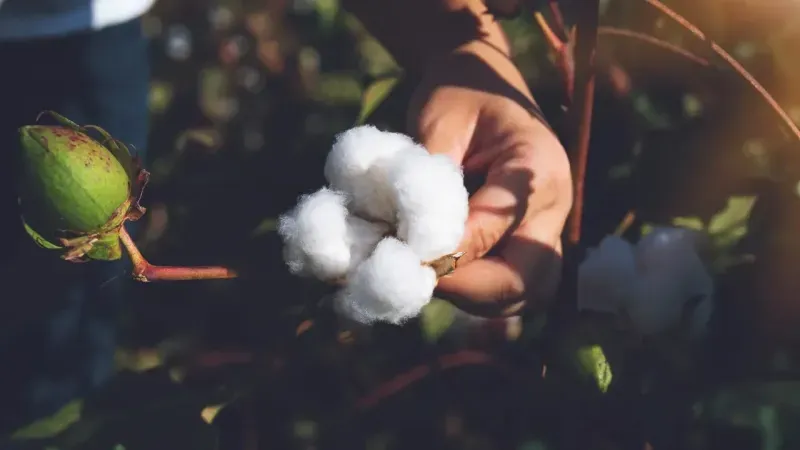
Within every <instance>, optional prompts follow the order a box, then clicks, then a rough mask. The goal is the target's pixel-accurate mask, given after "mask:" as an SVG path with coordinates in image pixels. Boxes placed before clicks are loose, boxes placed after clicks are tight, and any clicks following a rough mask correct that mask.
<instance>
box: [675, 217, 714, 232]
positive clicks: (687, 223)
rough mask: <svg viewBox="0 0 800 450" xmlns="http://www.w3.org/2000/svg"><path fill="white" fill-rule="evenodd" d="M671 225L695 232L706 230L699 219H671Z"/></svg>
mask: <svg viewBox="0 0 800 450" xmlns="http://www.w3.org/2000/svg"><path fill="white" fill-rule="evenodd" d="M672 225H674V226H676V227H681V228H688V229H690V230H697V231H702V230H704V229H705V228H706V226H705V224H704V223H703V221H702V219H700V218H699V217H676V218H674V219H672Z"/></svg>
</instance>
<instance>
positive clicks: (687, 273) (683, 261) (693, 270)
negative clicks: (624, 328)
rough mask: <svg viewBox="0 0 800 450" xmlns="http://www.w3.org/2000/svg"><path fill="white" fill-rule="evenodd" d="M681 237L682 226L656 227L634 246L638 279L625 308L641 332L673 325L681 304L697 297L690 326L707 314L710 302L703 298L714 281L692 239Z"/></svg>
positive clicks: (708, 296)
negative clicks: (698, 300)
mask: <svg viewBox="0 0 800 450" xmlns="http://www.w3.org/2000/svg"><path fill="white" fill-rule="evenodd" d="M685 237H686V234H685V233H684V231H683V230H682V229H677V228H668V227H663V228H656V229H655V230H653V231H652V232H651V233H650V234H648V235H647V236H645V237H644V238H642V239H641V240H640V241H639V244H638V245H637V246H636V260H637V266H638V272H639V280H638V284H637V292H636V295H635V296H634V297H633V298H632V300H631V302H629V304H628V305H627V307H626V309H627V311H628V314H629V316H630V317H631V319H632V320H633V322H634V324H635V325H636V327H637V329H639V331H640V332H641V333H642V334H645V335H647V334H656V333H661V332H663V331H665V330H667V329H669V328H672V327H674V326H677V325H678V324H679V323H680V320H681V319H682V317H683V311H684V307H685V306H686V305H687V303H688V302H689V301H690V300H692V299H694V298H697V297H700V298H702V299H704V300H703V301H702V302H701V304H700V305H698V308H697V309H696V310H695V316H693V318H692V320H693V322H695V324H694V326H693V328H698V327H699V325H698V324H702V323H703V321H704V320H705V322H706V323H707V318H708V317H710V315H711V311H710V310H709V309H713V304H712V303H703V302H705V301H706V299H708V300H709V301H710V299H711V298H712V297H713V294H714V281H713V279H712V277H711V275H710V274H709V272H708V269H707V268H706V266H705V264H703V262H702V260H701V259H700V257H699V256H698V254H697V252H696V250H695V245H694V243H693V241H692V240H690V239H686V238H685ZM706 316H707V317H706ZM704 317H706V318H705V319H704Z"/></svg>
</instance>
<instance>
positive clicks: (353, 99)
mask: <svg viewBox="0 0 800 450" xmlns="http://www.w3.org/2000/svg"><path fill="white" fill-rule="evenodd" d="M361 94H362V89H361V84H360V83H359V82H358V80H357V79H356V78H355V76H353V75H352V74H348V73H326V74H320V76H319V80H318V82H317V85H316V86H315V88H314V90H313V92H312V98H313V99H314V100H315V101H318V102H321V103H325V104H329V105H347V104H358V102H359V100H360V99H361Z"/></svg>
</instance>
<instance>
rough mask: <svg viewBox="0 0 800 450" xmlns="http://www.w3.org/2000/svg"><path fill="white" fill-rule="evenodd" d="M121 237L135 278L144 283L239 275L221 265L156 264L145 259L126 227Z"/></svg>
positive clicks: (223, 277) (222, 277)
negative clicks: (182, 265) (181, 265)
mask: <svg viewBox="0 0 800 450" xmlns="http://www.w3.org/2000/svg"><path fill="white" fill-rule="evenodd" d="M119 237H120V240H122V245H124V246H125V250H126V251H127V252H128V256H129V257H130V258H131V263H133V278H134V279H135V280H137V281H141V282H143V283H147V282H150V281H187V280H219V279H227V278H236V277H237V276H238V274H237V273H236V272H234V271H233V270H231V269H229V268H227V267H219V266H205V267H180V266H156V265H153V264H150V263H149V262H148V261H147V259H145V257H144V255H142V252H140V251H139V248H138V247H136V244H135V243H134V242H133V239H132V238H131V236H130V234H128V232H127V230H125V227H122V228H121V229H120V233H119Z"/></svg>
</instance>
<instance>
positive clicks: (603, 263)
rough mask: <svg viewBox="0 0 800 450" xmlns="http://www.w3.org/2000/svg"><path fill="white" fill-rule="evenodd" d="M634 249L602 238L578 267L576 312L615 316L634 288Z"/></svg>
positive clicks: (615, 239)
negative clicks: (604, 313) (603, 313)
mask: <svg viewBox="0 0 800 450" xmlns="http://www.w3.org/2000/svg"><path fill="white" fill-rule="evenodd" d="M636 277H637V274H636V258H635V256H634V246H633V244H631V243H630V242H628V241H626V240H624V239H622V238H620V237H617V236H606V237H605V238H604V239H603V240H602V241H601V242H600V245H599V246H598V247H597V248H595V249H592V250H590V252H589V254H588V256H587V257H586V259H585V260H584V261H583V262H582V263H581V264H580V266H578V310H579V311H584V310H585V311H596V312H609V313H618V312H620V311H621V310H622V307H623V305H625V304H626V303H628V302H629V301H630V297H631V295H632V294H633V292H634V286H635V284H636Z"/></svg>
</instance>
